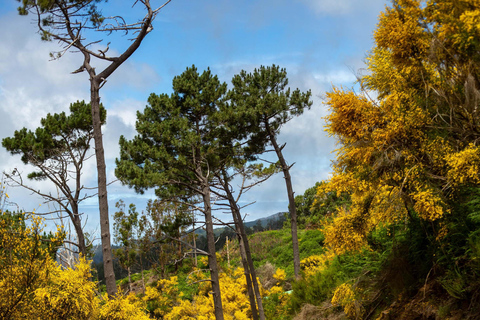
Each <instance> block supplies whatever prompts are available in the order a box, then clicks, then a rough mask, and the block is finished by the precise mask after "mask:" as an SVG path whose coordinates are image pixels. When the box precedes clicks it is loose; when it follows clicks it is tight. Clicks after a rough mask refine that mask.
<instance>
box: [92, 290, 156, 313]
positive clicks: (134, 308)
mask: <svg viewBox="0 0 480 320" xmlns="http://www.w3.org/2000/svg"><path fill="white" fill-rule="evenodd" d="M102 298H103V301H104V304H103V305H101V307H100V310H99V316H98V320H149V319H150V317H149V316H148V315H147V314H146V310H145V304H144V303H143V301H142V300H141V299H138V298H137V297H136V296H135V294H134V293H130V294H129V295H126V296H125V295H123V293H122V292H121V291H119V292H117V296H116V297H115V299H109V298H108V296H107V294H106V293H105V294H103V295H102Z"/></svg>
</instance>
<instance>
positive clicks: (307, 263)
mask: <svg viewBox="0 0 480 320" xmlns="http://www.w3.org/2000/svg"><path fill="white" fill-rule="evenodd" d="M334 257H335V253H334V252H333V251H327V252H325V253H324V254H322V255H313V256H310V257H308V258H305V259H303V260H301V261H300V269H302V271H303V272H304V274H305V277H306V278H308V277H309V276H312V275H314V274H315V273H317V272H321V271H323V270H325V269H326V268H327V267H328V263H329V262H330V261H332V260H333V258H334Z"/></svg>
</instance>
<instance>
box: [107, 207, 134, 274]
mask: <svg viewBox="0 0 480 320" xmlns="http://www.w3.org/2000/svg"><path fill="white" fill-rule="evenodd" d="M115 207H117V209H118V211H117V212H115V215H114V217H113V219H114V223H113V235H114V240H115V241H116V242H117V243H118V244H119V245H120V248H119V249H116V250H114V254H115V255H116V256H117V257H118V259H119V261H120V264H121V265H122V266H123V267H124V268H126V269H130V267H131V266H132V265H133V264H134V263H135V258H136V255H137V252H136V248H137V243H136V240H137V239H138V237H135V236H136V231H137V230H136V229H137V228H138V212H137V210H136V207H135V205H134V204H130V206H129V208H128V213H126V212H125V204H124V202H123V201H122V200H120V201H118V202H117V203H116V204H115Z"/></svg>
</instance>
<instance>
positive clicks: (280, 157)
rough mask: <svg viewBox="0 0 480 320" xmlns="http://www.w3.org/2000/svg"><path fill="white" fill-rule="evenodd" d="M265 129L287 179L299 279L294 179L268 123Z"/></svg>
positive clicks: (294, 253) (294, 264) (296, 272)
mask: <svg viewBox="0 0 480 320" xmlns="http://www.w3.org/2000/svg"><path fill="white" fill-rule="evenodd" d="M265 128H266V129H267V132H268V135H269V137H270V142H271V143H272V145H273V148H274V149H275V152H276V154H277V156H278V160H279V161H280V166H281V168H282V171H283V176H284V178H285V184H286V185H287V194H288V210H289V211H290V224H291V228H292V245H293V270H294V272H295V278H297V279H298V278H299V277H300V251H299V249H298V235H297V208H296V207H295V193H294V192H293V187H292V178H291V177H290V167H289V166H288V165H287V162H286V161H285V158H284V157H283V154H282V148H280V147H279V146H278V143H277V140H276V138H275V135H274V134H273V132H272V130H271V128H270V126H269V124H268V121H266V123H265Z"/></svg>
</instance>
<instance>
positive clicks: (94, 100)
mask: <svg viewBox="0 0 480 320" xmlns="http://www.w3.org/2000/svg"><path fill="white" fill-rule="evenodd" d="M93 72H94V71H90V70H89V73H90V94H91V101H90V104H91V106H92V119H93V137H94V140H95V156H96V160H97V174H98V206H99V211H100V233H101V240H102V253H103V265H104V269H103V270H104V271H103V272H104V275H105V284H106V287H107V293H108V296H109V297H113V296H115V294H116V293H117V285H116V283H115V273H114V271H113V259H112V248H111V243H110V222H109V216H108V198H107V174H106V166H105V153H104V149H103V137H102V124H101V121H100V95H99V91H100V83H99V80H98V79H97V77H95V76H92V73H93Z"/></svg>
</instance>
